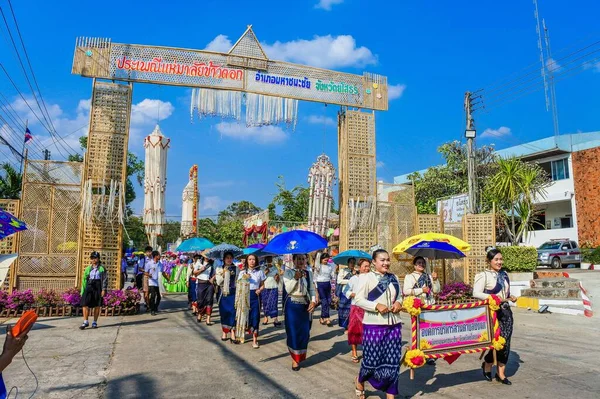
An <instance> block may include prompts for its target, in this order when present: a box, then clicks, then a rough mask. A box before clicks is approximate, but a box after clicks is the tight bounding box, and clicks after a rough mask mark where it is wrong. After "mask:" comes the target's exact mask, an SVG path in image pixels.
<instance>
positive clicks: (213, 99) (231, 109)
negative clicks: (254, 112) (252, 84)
mask: <svg viewBox="0 0 600 399" xmlns="http://www.w3.org/2000/svg"><path fill="white" fill-rule="evenodd" d="M194 110H197V111H198V117H199V118H200V119H202V118H204V117H206V116H219V117H221V118H233V119H237V120H240V119H241V115H242V92H239V91H231V90H213V89H193V90H192V101H191V107H190V116H191V118H192V119H193V118H194Z"/></svg>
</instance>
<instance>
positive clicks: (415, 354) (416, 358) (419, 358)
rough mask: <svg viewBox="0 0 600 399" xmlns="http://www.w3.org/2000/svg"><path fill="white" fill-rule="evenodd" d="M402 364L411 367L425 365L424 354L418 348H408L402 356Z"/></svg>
mask: <svg viewBox="0 0 600 399" xmlns="http://www.w3.org/2000/svg"><path fill="white" fill-rule="evenodd" d="M404 364H405V365H406V366H407V367H410V368H411V369H415V368H418V367H422V366H423V365H425V354H424V353H423V351H422V350H420V349H413V350H410V351H408V352H406V356H404Z"/></svg>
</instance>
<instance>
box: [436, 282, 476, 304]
mask: <svg viewBox="0 0 600 399" xmlns="http://www.w3.org/2000/svg"><path fill="white" fill-rule="evenodd" d="M472 295H473V287H471V286H470V285H469V284H465V283H463V282H460V281H457V282H454V283H448V284H446V285H444V286H443V287H442V290H441V291H440V293H439V294H438V298H437V299H438V300H440V301H464V300H467V299H469V298H471V296H472Z"/></svg>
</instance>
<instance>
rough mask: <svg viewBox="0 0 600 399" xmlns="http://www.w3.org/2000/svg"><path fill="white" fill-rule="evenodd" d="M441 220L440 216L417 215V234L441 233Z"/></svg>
mask: <svg viewBox="0 0 600 399" xmlns="http://www.w3.org/2000/svg"><path fill="white" fill-rule="evenodd" d="M441 228H442V226H441V220H440V217H439V216H438V215H417V233H416V234H422V233H429V232H433V233H441Z"/></svg>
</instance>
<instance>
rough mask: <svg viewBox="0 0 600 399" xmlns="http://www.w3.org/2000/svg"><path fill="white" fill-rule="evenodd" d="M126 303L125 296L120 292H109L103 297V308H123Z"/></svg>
mask: <svg viewBox="0 0 600 399" xmlns="http://www.w3.org/2000/svg"><path fill="white" fill-rule="evenodd" d="M126 302H127V296H126V295H125V293H124V292H123V291H121V290H111V291H108V292H107V293H106V295H104V306H112V307H115V306H123V305H124V304H125V303H126Z"/></svg>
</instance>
